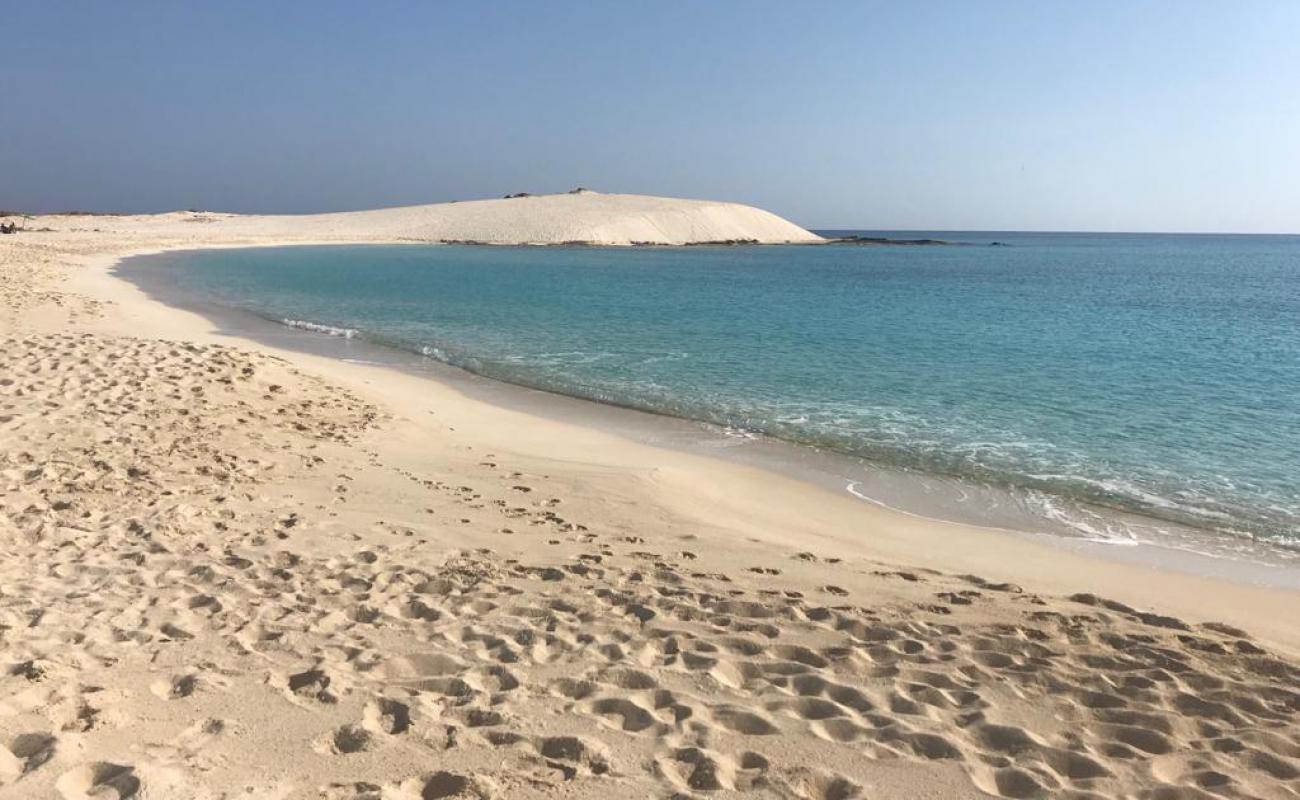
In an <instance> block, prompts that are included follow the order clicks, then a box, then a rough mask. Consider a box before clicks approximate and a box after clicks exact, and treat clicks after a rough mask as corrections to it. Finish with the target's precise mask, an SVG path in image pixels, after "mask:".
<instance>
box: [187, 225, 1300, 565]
mask: <svg viewBox="0 0 1300 800" xmlns="http://www.w3.org/2000/svg"><path fill="white" fill-rule="evenodd" d="M898 235H900V236H901V235H904V234H898ZM905 235H906V236H908V237H911V238H915V237H919V236H934V237H936V238H946V239H948V240H950V241H952V240H957V241H966V242H969V243H970V244H968V245H966V246H953V247H904V246H883V247H845V246H825V247H807V246H805V247H732V248H726V247H718V248H713V247H704V248H649V249H617V248H486V247H449V246H442V247H435V246H427V247H426V246H393V247H379V246H366V247H312V248H277V249H252V250H219V251H204V252H195V253H185V254H178V255H173V256H170V257H168V258H169V259H170V260H171V261H172V262H176V261H179V262H181V266H182V267H183V268H182V269H179V270H175V273H176V274H175V279H176V280H179V281H180V282H181V284H182V285H183V286H184V288H185V290H186V291H189V292H195V293H198V294H199V295H200V296H202V297H205V298H207V299H209V300H212V301H215V302H218V303H222V304H225V305H228V306H233V307H237V308H240V309H244V310H247V311H252V312H254V313H257V314H259V315H262V316H264V317H267V318H270V319H274V320H278V321H285V322H292V323H294V324H300V323H305V324H308V325H310V326H320V327H319V328H318V329H319V330H321V331H322V332H327V333H329V332H332V333H335V334H343V333H348V335H358V336H363V337H366V338H369V339H372V340H375V341H377V342H381V343H384V344H388V345H391V346H394V347H399V348H403V349H407V350H410V351H413V352H418V353H424V354H426V355H428V356H429V357H431V358H436V359H439V360H442V361H445V362H448V363H451V364H454V365H457V366H461V367H464V368H466V369H469V370H471V371H473V372H477V373H479V374H482V375H485V376H488V377H493V378H499V379H501V380H505V381H510V382H514V383H518V384H523V385H527V386H531V387H535V388H541V389H547V390H551V391H555V392H559V393H562V394H568V395H574V396H578V397H583V398H588V399H593V400H598V401H602V402H607V403H613V404H617V405H623V406H630V407H635V408H639V409H644V410H649V411H654V412H659V413H663V414H669V415H675V416H680V417H686V418H690V419H697V420H702V421H707V422H714V423H718V424H721V425H724V426H729V427H731V428H734V429H738V430H745V431H755V432H762V433H766V434H770V435H773V436H776V437H780V438H784V439H788V440H791V441H794V442H799V443H804V444H809V445H814V446H817V447H820V448H824V449H828V450H833V451H838V452H842V453H845V454H850V455H856V456H861V457H865V458H867V459H870V460H872V461H876V462H879V463H882V464H888V465H893V466H900V467H904V468H908V469H913V470H920V471H924V472H928V473H934V474H939V475H946V476H956V477H961V478H966V479H970V480H974V481H978V482H980V483H982V484H985V485H989V484H991V485H996V486H1004V487H1009V488H1013V489H1016V490H1017V491H1022V492H1025V493H1027V495H1028V496H1032V497H1035V498H1038V499H1039V500H1040V501H1041V507H1042V511H1043V513H1044V514H1045V515H1049V516H1050V515H1053V514H1060V513H1063V512H1062V511H1061V510H1062V509H1068V508H1078V507H1082V506H1081V505H1080V504H1086V505H1087V506H1089V507H1097V506H1100V507H1110V508H1113V509H1119V510H1122V511H1127V512H1134V513H1138V514H1141V515H1143V516H1145V517H1148V518H1152V519H1155V520H1163V521H1168V522H1172V523H1178V524H1180V525H1189V526H1193V527H1198V528H1204V529H1211V530H1215V531H1218V532H1220V533H1223V532H1227V533H1230V534H1232V535H1234V536H1244V537H1250V538H1256V539H1267V540H1270V541H1275V542H1281V543H1287V542H1300V237H1285V236H1275V237H1267V236H1163V235H1078V234H1008V233H998V234H992V233H986V234H953V233H939V234H926V233H915V232H909V233H907V234H905ZM994 240H996V241H1000V242H1003V243H1006V244H1007V245H1009V246H1006V247H990V246H987V245H988V243H989V242H991V241H994ZM1078 524H1080V525H1084V524H1090V523H1086V521H1084V520H1082V519H1080V520H1078Z"/></svg>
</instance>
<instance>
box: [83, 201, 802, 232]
mask: <svg viewBox="0 0 1300 800" xmlns="http://www.w3.org/2000/svg"><path fill="white" fill-rule="evenodd" d="M65 219H72V220H75V219H76V218H75V217H72V218H65ZM95 219H96V220H97V227H100V228H101V230H103V229H106V228H127V229H131V228H138V227H141V226H145V227H148V228H149V229H150V230H153V231H158V232H165V231H172V230H176V226H181V227H182V228H184V227H193V225H194V224H195V223H205V224H206V225H207V226H209V227H211V228H212V229H213V230H212V231H209V232H208V233H209V234H215V235H226V236H228V235H247V236H292V237H295V238H302V237H315V238H319V239H378V238H388V239H395V240H403V241H420V242H438V241H472V242H484V243H490V244H558V243H562V242H581V243H586V244H602V245H630V244H661V245H681V244H702V243H708V242H734V241H752V242H759V243H763V244H777V243H784V242H799V243H816V242H821V241H823V239H822V238H821V237H820V236H817V235H816V234H814V233H810V232H808V231H806V230H804V229H803V228H800V227H799V226H798V225H795V224H794V223H793V222H789V221H788V220H785V219H782V218H781V217H778V216H777V215H775V214H772V213H770V212H767V211H763V210H762V209H758V208H754V207H752V206H745V205H739V204H737V203H719V202H711V201H704V200H679V199H676V198H668V197H648V196H645V195H634V194H600V193H598V192H591V191H586V190H583V191H580V192H574V193H568V194H554V195H541V196H535V197H514V198H508V199H498V200H472V201H467V202H458V203H435V204H432V205H423V206H407V207H403V208H385V209H377V210H374V211H349V212H342V213H336V214H309V215H244V214H211V213H194V212H175V213H172V214H159V215H140V216H132V217H96V218H95Z"/></svg>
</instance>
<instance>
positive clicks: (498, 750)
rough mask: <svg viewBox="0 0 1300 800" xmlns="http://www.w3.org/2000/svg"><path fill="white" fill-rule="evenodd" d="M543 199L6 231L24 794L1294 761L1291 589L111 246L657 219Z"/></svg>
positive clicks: (981, 784) (593, 786) (806, 794)
mask: <svg viewBox="0 0 1300 800" xmlns="http://www.w3.org/2000/svg"><path fill="white" fill-rule="evenodd" d="M552 200H554V201H555V202H583V200H582V198H581V196H578V199H577V200H572V199H566V198H546V199H539V200H536V201H532V200H521V201H508V202H510V203H517V204H522V205H519V206H518V207H519V208H528V207H529V206H527V205H526V204H528V203H537V204H538V205H537V206H536V207H537V208H540V209H542V212H541V213H539V214H538V215H537V217H536V218H534V217H533V216H531V215H529V214H523V215H521V216H519V217H516V221H515V222H514V223H510V222H508V221H498V222H494V223H492V224H491V225H488V224H486V223H485V222H484V221H483V220H484V219H485V218H487V217H488V216H490V214H489V213H488V212H484V213H483V214H481V215H479V214H478V213H477V212H474V213H472V214H470V215H469V217H466V218H465V220H470V219H471V218H473V220H472V221H465V220H462V221H461V222H459V223H456V224H462V225H464V226H465V227H464V228H463V229H461V228H457V229H454V230H456V231H463V232H457V233H451V232H450V231H452V230H453V228H452V227H447V226H451V225H452V223H451V222H448V220H449V219H451V218H452V217H451V216H447V215H443V214H442V212H436V213H435V212H434V211H432V210H429V209H438V208H443V209H446V208H453V207H450V206H443V207H429V209H425V210H423V211H422V210H418V209H408V210H396V211H390V212H373V214H375V215H378V216H376V217H375V218H376V219H380V218H384V217H382V215H392V218H393V219H394V220H395V219H397V218H398V217H399V216H406V217H407V221H405V222H401V223H398V222H395V221H394V222H393V223H392V224H393V225H394V227H392V228H383V229H382V232H367V230H366V228H365V227H364V224H363V223H359V222H357V218H358V217H360V218H362V219H364V218H365V216H366V215H365V214H364V213H363V214H359V215H337V216H333V217H332V218H333V219H335V220H337V224H331V223H330V222H329V219H330V218H327V217H301V218H296V220H297V221H296V222H295V221H294V219H290V218H257V217H240V218H235V217H212V216H211V215H196V214H175V215H160V216H153V217H62V218H41V219H38V220H36V221H35V222H33V223H32V224H31V227H32V228H42V227H50V228H54V229H55V230H53V231H48V232H34V231H30V232H26V233H21V234H18V235H16V236H6V237H0V338H2V339H3V348H0V648H2V651H3V654H4V657H3V659H2V660H0V797H21V798H44V797H50V798H77V799H78V800H80V799H81V798H87V797H95V798H104V797H110V798H112V797H116V798H123V797H139V798H317V797H326V798H347V799H348V800H354V799H359V798H367V799H373V798H388V799H393V798H405V799H409V800H415V798H441V797H478V798H529V797H576V798H611V797H618V798H622V797H628V798H633V797H637V798H639V797H664V798H667V797H733V796H750V797H767V798H816V799H818V800H822V799H825V800H846V799H847V798H855V797H862V798H869V797H935V798H940V797H943V798H946V797H984V796H990V795H992V796H1002V797H1048V796H1051V797H1075V798H1088V797H1096V798H1101V797H1135V798H1136V797H1141V798H1148V797H1149V798H1202V797H1260V798H1294V797H1296V796H1297V793H1298V790H1300V724H1298V719H1300V689H1297V685H1298V684H1300V669H1298V668H1297V664H1298V663H1300V658H1298V657H1297V647H1298V645H1300V623H1297V619H1296V615H1295V613H1294V609H1296V608H1298V607H1300V603H1298V602H1297V600H1298V599H1300V598H1297V597H1296V594H1295V593H1293V592H1285V591H1279V590H1266V589H1261V588H1253V587H1248V586H1241V585H1236V584H1230V583H1220V582H1214V581H1210V580H1206V579H1202V578H1196V577H1191V576H1186V575H1179V574H1173V573H1164V572H1159V571H1155V570H1143V569H1140V568H1137V567H1134V566H1129V565H1123V564H1117V563H1109V562H1102V561H1095V560H1091V559H1086V558H1082V557H1080V556H1077V555H1072V554H1069V553H1066V552H1062V551H1060V550H1057V549H1054V548H1050V547H1045V546H1039V545H1037V544H1035V543H1033V542H1029V541H1026V540H1023V539H1020V538H1017V537H1011V536H1006V535H1002V534H998V533H995V532H990V531H983V530H977V529H971V528H966V527H963V526H959V525H952V524H946V523H940V522H932V521H927V520H923V519H917V518H914V517H907V516H903V515H900V514H895V513H892V512H889V511H887V510H883V509H879V508H876V507H873V506H870V505H868V504H865V503H861V502H858V501H855V500H853V499H851V498H848V497H846V496H842V495H839V494H834V493H830V492H826V491H823V490H820V489H818V488H815V487H812V486H808V485H805V484H803V483H800V482H798V481H794V480H791V479H788V478H784V477H781V476H777V475H772V474H769V473H765V472H761V471H758V470H754V469H750V468H746V467H743V466H738V465H734V464H728V463H723V462H718V461H713V460H710V459H705V458H700V457H697V456H693V455H688V454H682V453H676V452H669V451H664V450H659V449H656V448H653V447H648V446H644V445H640V444H636V443H632V442H628V441H624V440H621V439H618V438H616V437H614V436H612V435H610V434H608V433H603V432H600V431H597V430H591V429H586V428H579V427H574V426H571V425H567V424H563V423H559V422H554V421H548V420H543V419H538V418H534V417H531V416H528V415H526V414H521V413H519V412H516V411H510V410H505V409H501V408H496V407H493V406H489V405H485V404H483V403H481V402H478V401H474V400H471V399H468V398H465V397H464V396H461V395H460V394H458V393H457V392H455V391H454V390H452V389H450V388H448V387H446V386H443V385H440V384H437V383H434V382H431V381H428V380H426V379H422V378H418V377H414V376H410V375H404V374H399V373H395V372H390V371H387V370H384V369H380V368H377V367H373V366H366V365H358V364H349V363H344V362H340V361H334V360H329V359H324V358H318V357H312V356H307V355H301V354H290V353H283V352H277V351H274V350H272V349H270V348H268V347H265V346H262V345H258V344H255V343H253V342H249V341H245V340H240V339H233V338H229V337H226V336H222V335H220V334H218V333H216V332H214V331H213V330H212V326H211V325H210V324H209V323H207V322H206V321H205V320H203V319H201V318H199V317H196V316H194V315H192V314H189V313H185V312H181V311H177V310H174V309H169V308H166V307H163V306H160V305H159V304H157V303H155V302H152V301H150V300H149V299H147V298H145V297H144V296H143V295H142V294H141V293H140V292H139V291H138V290H136V289H135V288H134V287H132V286H130V285H127V284H124V283H123V282H121V281H120V280H117V279H115V278H113V277H112V276H111V275H109V274H108V268H109V267H110V266H111V265H112V264H113V263H114V262H115V261H116V260H117V259H119V258H121V257H123V256H126V255H130V254H135V253H141V252H148V251H157V250H162V249H169V248H181V247H196V246H205V247H207V246H212V247H216V246H237V245H250V244H263V245H267V244H291V243H305V242H311V241H315V242H321V241H376V242H380V241H383V242H390V241H394V240H398V239H400V238H404V237H406V236H407V235H408V233H409V232H410V231H412V230H415V229H416V228H419V226H420V225H424V224H436V225H442V226H444V227H441V228H439V229H438V231H437V233H436V234H429V233H428V231H427V230H425V233H424V235H423V236H415V237H413V238H434V239H436V238H483V239H486V238H490V237H488V236H484V235H483V234H484V232H487V233H493V235H496V236H499V237H501V239H500V240H507V241H559V240H565V239H570V238H596V239H601V240H603V239H602V237H609V238H610V239H611V240H613V239H618V240H620V241H633V240H642V238H643V235H644V234H643V232H642V231H641V229H639V228H636V226H635V225H634V224H633V223H630V222H627V223H618V224H617V225H616V226H615V227H618V230H617V231H616V232H614V233H610V232H609V228H607V227H602V226H603V225H615V223H612V222H610V223H600V224H596V222H594V220H595V219H596V218H597V217H600V215H599V214H597V215H595V216H593V217H586V216H584V220H586V221H567V222H566V221H565V220H564V219H563V215H562V214H560V213H559V212H555V216H554V217H552V216H550V215H551V213H552V210H549V209H550V206H549V205H548V204H549V203H550V202H551V201H552ZM674 202H675V201H674ZM458 205H459V204H458ZM464 205H465V206H467V207H468V206H470V205H472V204H464ZM494 207H495V208H505V207H506V206H504V205H495V206H494V205H489V208H494ZM602 207H603V206H602ZM491 213H493V214H494V213H496V212H491ZM603 213H604V212H602V214H603ZM611 213H612V212H611ZM756 213H761V212H756ZM695 216H696V217H702V216H704V215H695ZM432 218H437V221H436V223H429V222H428V220H429V219H432ZM206 219H211V220H213V221H206V222H205V221H202V220H206ZM503 219H504V218H503ZM376 224H378V223H376ZM637 224H640V223H637ZM657 224H660V223H657ZM661 224H665V225H666V224H668V223H666V222H663V223H661ZM683 224H684V225H685V223H683ZM696 224H699V225H704V223H703V222H701V221H700V220H699V219H696V221H695V222H692V223H690V225H696ZM710 224H712V223H710ZM719 224H721V223H719ZM511 225H518V229H517V230H516V229H513V228H512V227H511ZM403 226H410V227H403ZM475 226H480V227H475ZM471 229H472V230H474V231H475V232H474V233H473V234H470V233H468V231H470V230H471ZM688 229H690V230H697V231H698V230H702V229H701V228H690V226H689V225H686V227H683V228H676V229H673V231H671V232H670V233H663V235H664V236H669V237H683V236H685V235H686V234H685V232H684V231H686V230H688ZM721 230H722V228H717V229H714V228H709V232H707V233H699V234H698V235H699V236H702V237H707V238H714V237H716V236H718V235H719V232H720V231H721ZM728 230H730V229H728ZM796 230H797V229H796ZM399 231H400V232H399ZM547 231H549V232H551V233H550V234H548V235H549V236H550V237H551V238H546V237H544V236H542V235H541V234H542V233H543V232H547ZM574 231H585V232H586V233H585V234H583V235H575V233H574ZM596 231H603V232H602V233H600V234H599V236H596V235H595V234H594V233H593V232H596ZM615 234H617V235H615ZM724 238H757V237H750V236H746V235H743V234H735V235H733V234H730V233H728V234H727V235H726V236H725V237H724Z"/></svg>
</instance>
